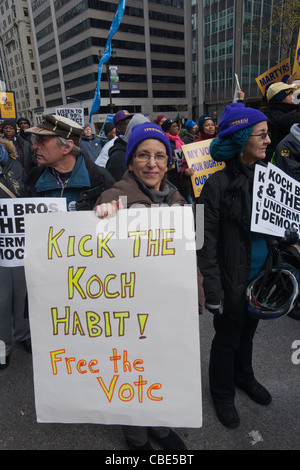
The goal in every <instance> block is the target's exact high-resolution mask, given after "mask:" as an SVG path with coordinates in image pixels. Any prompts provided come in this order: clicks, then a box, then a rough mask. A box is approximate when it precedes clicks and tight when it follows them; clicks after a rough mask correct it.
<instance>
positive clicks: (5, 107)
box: [0, 91, 17, 119]
mask: <svg viewBox="0 0 300 470" xmlns="http://www.w3.org/2000/svg"><path fill="white" fill-rule="evenodd" d="M16 117H17V112H16V103H15V93H14V92H13V91H0V118H2V119H16Z"/></svg>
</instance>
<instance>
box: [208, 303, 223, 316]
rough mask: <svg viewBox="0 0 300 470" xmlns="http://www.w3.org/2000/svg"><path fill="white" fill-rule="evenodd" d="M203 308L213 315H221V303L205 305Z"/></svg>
mask: <svg viewBox="0 0 300 470" xmlns="http://www.w3.org/2000/svg"><path fill="white" fill-rule="evenodd" d="M205 308H206V309H207V310H208V311H209V312H210V313H212V314H213V315H222V313H223V304H222V302H219V304H205Z"/></svg>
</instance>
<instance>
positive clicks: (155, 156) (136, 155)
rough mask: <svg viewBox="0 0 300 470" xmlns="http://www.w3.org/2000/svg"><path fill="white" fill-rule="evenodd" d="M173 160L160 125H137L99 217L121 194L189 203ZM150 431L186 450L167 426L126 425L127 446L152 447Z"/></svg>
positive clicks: (139, 200) (133, 199) (112, 209)
mask: <svg viewBox="0 0 300 470" xmlns="http://www.w3.org/2000/svg"><path fill="white" fill-rule="evenodd" d="M171 163H172V152H171V146H170V142H169V139H168V137H167V135H166V134H165V132H163V131H162V129H161V127H160V126H158V125H156V124H152V123H150V122H147V123H144V124H137V125H136V126H134V127H133V129H132V133H131V135H130V137H129V139H128V144H127V150H126V164H127V166H128V171H127V172H126V173H125V174H124V175H123V178H122V179H121V180H120V181H119V182H117V183H116V184H114V186H113V187H112V188H111V189H109V190H107V191H104V192H103V193H102V195H101V197H100V198H99V199H98V201H97V205H96V207H95V211H96V214H97V215H98V217H100V218H105V217H111V216H114V215H115V214H116V213H117V211H118V210H119V209H120V208H122V204H121V202H120V197H121V196H126V197H127V203H126V207H130V206H132V205H133V204H143V205H144V206H145V207H151V205H153V204H156V205H157V204H159V205H160V204H165V205H169V206H172V205H174V204H177V205H181V206H183V205H184V204H186V201H185V199H184V198H183V197H182V196H181V194H180V193H179V192H178V190H177V188H176V187H175V186H174V185H173V184H171V183H170V182H169V181H168V180H167V178H166V173H167V171H168V167H169V166H170V165H171ZM148 430H149V432H150V433H151V434H152V435H153V436H154V437H155V439H156V440H157V441H158V442H159V443H160V444H161V445H162V446H163V448H164V449H167V450H184V449H186V446H185V444H184V443H183V441H182V440H181V439H180V437H179V436H178V435H177V434H176V433H175V432H174V431H173V430H171V429H170V428H168V427H151V428H147V427H143V426H123V431H124V434H125V438H126V442H127V444H128V447H129V448H130V449H132V450H151V449H153V448H152V446H151V444H150V443H149V440H148Z"/></svg>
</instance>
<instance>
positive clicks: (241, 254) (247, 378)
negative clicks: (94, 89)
mask: <svg viewBox="0 0 300 470" xmlns="http://www.w3.org/2000/svg"><path fill="white" fill-rule="evenodd" d="M268 144H270V137H269V134H268V124H267V117H266V116H265V115H264V114H263V113H262V112H260V111H258V110H256V109H252V108H248V107H245V106H244V104H242V103H232V104H230V105H228V106H227V107H226V108H225V110H224V112H223V115H222V118H221V120H220V122H219V134H218V138H216V139H214V140H213V141H212V143H211V145H210V153H211V156H212V158H213V159H214V160H216V161H225V163H226V168H225V169H224V170H221V171H218V172H216V173H214V174H213V175H211V176H210V178H208V180H207V181H206V182H205V184H204V187H203V190H202V192H201V195H200V198H199V201H198V202H199V204H204V228H205V234H204V246H203V248H202V249H201V250H200V251H199V255H198V264H199V268H200V271H201V273H202V274H203V277H204V292H205V297H206V308H207V309H208V310H209V311H211V312H212V313H214V327H215V336H214V339H213V342H212V349H211V356H210V365H209V378H210V390H211V394H212V398H213V402H214V406H215V409H216V412H217V416H218V418H219V420H220V421H221V422H222V424H223V425H224V426H226V427H229V428H234V427H237V426H238V425H239V415H238V412H237V410H236V408H235V405H234V397H235V386H237V387H239V388H241V389H243V390H244V391H245V392H246V393H247V394H248V395H249V396H250V397H251V398H252V399H253V400H254V401H256V402H257V403H259V404H261V405H268V404H269V403H270V402H271V399H272V398H271V395H270V393H269V392H268V391H267V390H266V389H265V387H263V386H262V385H261V384H260V383H259V382H258V381H257V380H256V378H255V376H254V372H253V369H252V341H253V337H254V334H255V331H256V328H257V324H258V320H257V319H255V318H253V317H251V316H250V315H249V314H248V312H247V309H246V301H245V299H246V297H245V292H246V288H247V286H248V283H249V281H250V280H251V279H253V278H254V277H255V276H256V275H257V274H258V272H260V271H261V270H262V269H263V267H264V263H265V261H266V258H267V255H268V243H267V240H266V238H265V236H264V235H263V234H258V233H251V232H250V220H251V210H252V185H253V177H254V169H255V165H256V164H259V162H260V161H262V160H263V159H264V158H265V156H266V149H267V146H268Z"/></svg>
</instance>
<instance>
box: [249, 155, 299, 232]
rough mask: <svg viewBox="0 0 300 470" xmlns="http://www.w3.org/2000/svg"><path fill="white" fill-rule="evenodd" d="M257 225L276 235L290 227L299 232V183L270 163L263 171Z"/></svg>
mask: <svg viewBox="0 0 300 470" xmlns="http://www.w3.org/2000/svg"><path fill="white" fill-rule="evenodd" d="M254 204H255V200H254ZM254 204H253V206H254ZM258 226H259V227H261V228H262V230H263V233H267V234H269V233H272V232H273V234H274V235H276V236H278V237H283V236H284V234H285V231H286V230H287V229H291V228H293V229H296V230H297V231H298V232H300V183H299V182H298V181H296V180H295V179H294V178H291V177H290V176H289V175H287V174H286V173H285V172H284V171H282V170H280V169H279V168H277V167H276V166H275V165H273V164H272V163H269V164H268V166H267V169H266V173H265V182H264V185H263V193H262V198H261V207H260V211H259V216H258Z"/></svg>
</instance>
